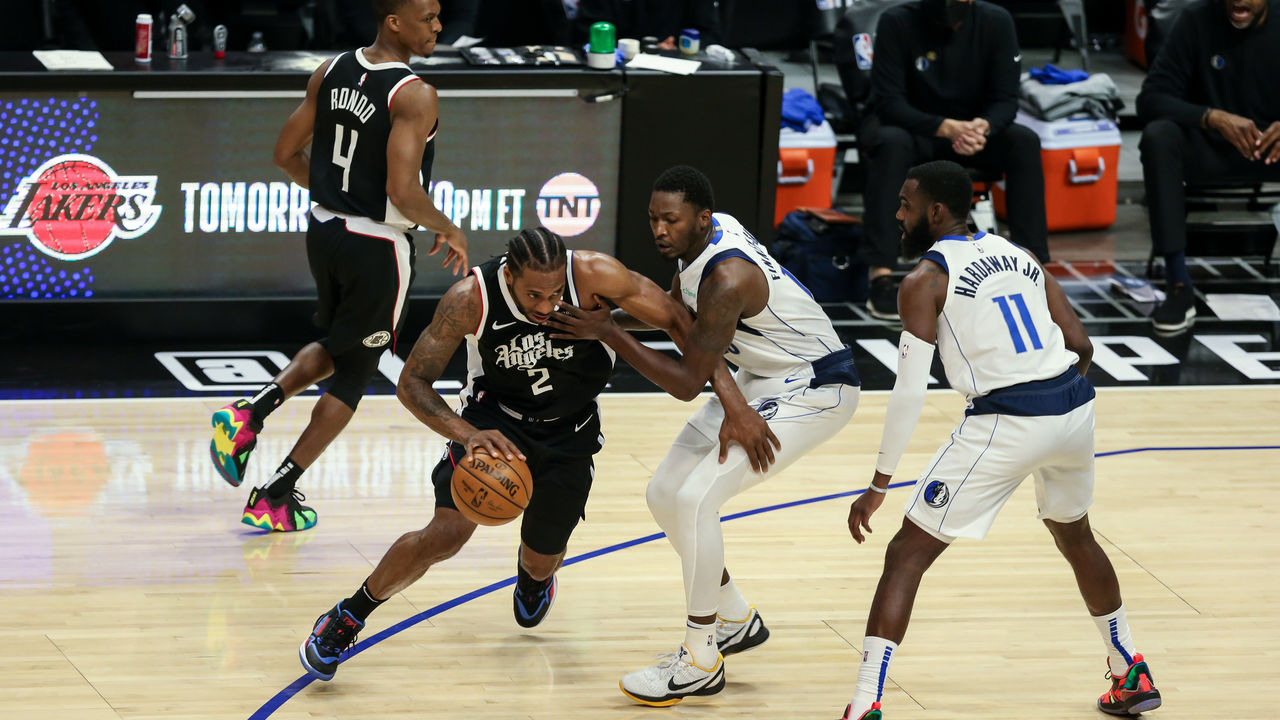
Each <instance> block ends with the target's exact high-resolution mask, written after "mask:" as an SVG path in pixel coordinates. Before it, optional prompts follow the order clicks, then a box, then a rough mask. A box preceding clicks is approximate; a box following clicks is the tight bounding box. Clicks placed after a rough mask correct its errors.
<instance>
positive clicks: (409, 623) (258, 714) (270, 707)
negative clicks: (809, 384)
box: [249, 445, 1280, 720]
mask: <svg viewBox="0 0 1280 720" xmlns="http://www.w3.org/2000/svg"><path fill="white" fill-rule="evenodd" d="M1207 450H1280V445H1218V446H1202V447H1140V448H1130V449H1128V450H1109V451H1107V452H1100V453H1095V454H1094V457H1111V456H1112V455H1132V454H1134V453H1144V452H1178V451H1207ZM915 484H916V481H915V480H904V481H902V482H896V483H891V484H890V485H889V489H890V490H892V489H895V488H902V487H909V486H911V485H915ZM865 492H866V488H862V489H859V490H848V491H845V492H838V493H831V494H830V495H819V496H818V497H811V498H804V499H802V500H792V501H790V502H785V503H778V504H777V505H766V506H764V507H758V508H754V509H752V510H743V511H742V512H737V513H733V514H732V515H726V516H724V517H722V518H720V522H722V523H724V522H729V521H730V520H737V519H739V518H744V517H751V516H752V515H760V514H761V513H767V512H773V511H774V510H786V509H787V508H793V507H799V506H801V505H812V504H813V503H820V502H826V501H827V500H837V499H839V498H846V497H853V496H854V495H861V494H863V493H865ZM666 536H667V535H666V533H660V532H659V533H653V534H652V535H645V536H644V537H638V538H635V539H633V540H627V541H624V542H620V543H615V544H613V545H608V546H606V547H602V548H599V549H596V550H591V551H588V552H585V553H582V554H581V555H575V556H574V557H572V558H569V559H568V560H565V561H564V567H568V566H570V565H576V564H578V563H580V562H584V561H586V560H591V559H594V558H598V557H600V556H601V555H609V554H611V553H615V552H618V551H620V550H626V549H627V548H632V547H635V546H637V545H644V544H646V543H651V542H653V541H654V540H659V539H661V538H664V537H666ZM515 582H516V578H515V576H514V575H513V576H511V577H509V578H506V579H503V580H499V581H497V582H495V583H491V584H489V585H485V586H484V587H482V588H478V589H476V590H472V591H471V592H469V593H466V594H464V595H459V596H457V597H455V598H453V599H451V600H446V601H445V602H442V603H440V604H439V605H436V606H435V607H432V608H428V609H427V610H423V611H422V612H420V613H418V614H417V615H413V616H411V617H408V618H405V619H404V620H401V621H400V622H398V623H396V624H395V625H392V626H391V627H389V628H387V629H385V630H383V631H381V632H378V633H375V634H374V635H373V636H371V637H368V638H365V639H364V640H363V641H361V642H359V643H357V644H356V646H355V647H354V648H352V649H351V650H350V651H348V652H347V654H346V655H344V656H343V658H342V662H346V661H348V660H350V659H351V658H353V657H355V656H356V655H359V654H360V653H362V652H364V651H365V650H367V649H369V648H371V647H373V646H374V645H377V644H378V643H380V642H382V641H383V640H386V639H387V638H389V637H391V636H392V635H395V634H397V633H399V632H401V631H402V630H408V629H409V628H411V627H413V626H414V625H417V624H418V623H420V622H422V621H423V620H427V619H430V618H433V617H435V616H436V615H439V614H440V613H442V612H445V611H446V610H452V609H453V608H455V607H458V606H459V605H462V604H464V603H468V602H471V601H472V600H475V599H476V598H480V597H484V596H485V595H488V594H489V593H491V592H494V591H495V590H501V589H502V588H505V587H511V586H512V585H514V584H515ZM315 681H316V678H314V677H312V676H310V675H303V676H302V677H300V678H298V679H297V680H294V681H293V682H291V683H289V685H288V687H286V688H284V689H283V690H281V691H280V692H278V693H276V694H275V695H274V696H272V698H271V699H270V700H268V701H266V702H265V703H263V704H262V707H260V708H258V709H257V710H256V711H255V712H254V713H253V714H252V715H250V716H249V720H266V718H268V717H270V716H271V714H272V713H274V712H275V711H276V710H277V709H278V708H279V707H280V706H281V705H283V704H285V703H286V702H288V701H289V700H290V699H291V698H293V696H294V695H297V694H298V693H299V692H301V691H302V690H303V689H304V688H306V687H307V686H308V685H310V684H311V683H313V682H315Z"/></svg>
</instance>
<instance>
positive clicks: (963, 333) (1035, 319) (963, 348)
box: [924, 233, 1080, 398]
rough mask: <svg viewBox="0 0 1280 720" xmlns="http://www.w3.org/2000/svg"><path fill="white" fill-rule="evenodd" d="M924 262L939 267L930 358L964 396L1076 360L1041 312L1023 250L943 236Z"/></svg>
mask: <svg viewBox="0 0 1280 720" xmlns="http://www.w3.org/2000/svg"><path fill="white" fill-rule="evenodd" d="M924 259H925V260H933V261H934V262H936V263H938V264H940V265H942V266H943V267H944V268H946V270H947V276H948V280H947V299H946V302H945V304H943V306H942V312H941V313H940V314H939V315H938V354H939V355H940V356H941V357H942V366H943V368H945V369H946V373H947V382H949V383H951V387H953V388H955V389H956V390H958V391H960V392H961V393H964V395H965V397H966V398H973V397H974V396H978V395H986V394H987V393H989V392H991V391H992V390H998V389H999V388H1003V387H1008V386H1010V385H1017V384H1018V383H1024V382H1031V381H1034V380H1047V379H1049V378H1053V377H1057V376H1058V375H1061V374H1062V373H1063V372H1066V370H1067V368H1069V367H1071V366H1072V365H1075V364H1076V362H1078V361H1079V360H1080V357H1079V356H1078V355H1076V354H1075V353H1074V352H1071V351H1070V350H1067V347H1066V344H1065V343H1064V342H1063V339H1062V330H1061V329H1060V328H1059V327H1058V325H1057V323H1055V322H1054V321H1053V318H1052V317H1051V316H1050V315H1049V301H1048V299H1047V297H1046V295H1045V278H1044V273H1043V271H1042V270H1041V269H1040V266H1039V265H1037V264H1036V263H1035V261H1033V260H1032V258H1031V255H1030V254H1029V253H1027V251H1026V250H1023V249H1022V248H1020V247H1018V246H1016V245H1014V244H1013V243H1011V242H1009V241H1008V240H1005V239H1004V238H1002V237H1000V236H998V235H988V234H985V233H978V234H977V235H974V236H973V239H969V238H966V237H964V236H960V235H948V236H947V237H945V238H943V239H941V240H939V241H938V242H936V243H934V245H933V247H932V248H930V249H929V251H928V252H927V253H925V254H924Z"/></svg>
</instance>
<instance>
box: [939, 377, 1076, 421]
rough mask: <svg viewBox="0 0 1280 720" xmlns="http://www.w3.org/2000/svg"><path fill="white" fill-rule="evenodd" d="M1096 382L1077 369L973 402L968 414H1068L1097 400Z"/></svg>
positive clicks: (978, 398)
mask: <svg viewBox="0 0 1280 720" xmlns="http://www.w3.org/2000/svg"><path fill="white" fill-rule="evenodd" d="M1095 395H1097V393H1096V392H1095V391H1094V389H1093V383H1091V382H1089V380H1088V378H1086V377H1085V376H1083V375H1081V374H1080V373H1079V371H1077V370H1076V369H1075V368H1074V367H1070V368H1067V371H1066V372H1064V373H1062V374H1061V375H1059V376H1057V377H1055V378H1050V379H1048V380H1034V381H1032V382H1024V383H1018V384H1017V385H1010V386H1009V387H1003V388H1000V389H998V390H992V391H991V392H989V393H987V394H986V395H983V396H981V397H976V398H974V399H973V402H972V404H970V405H969V407H968V409H966V410H965V411H964V414H965V415H997V414H998V415H1017V416H1019V417H1041V416H1045V415H1066V414H1067V413H1069V412H1071V411H1072V410H1075V409H1076V408H1078V407H1080V406H1081V405H1084V404H1085V403H1087V402H1089V401H1090V400H1092V399H1093V398H1094V396H1095Z"/></svg>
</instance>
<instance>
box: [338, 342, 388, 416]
mask: <svg viewBox="0 0 1280 720" xmlns="http://www.w3.org/2000/svg"><path fill="white" fill-rule="evenodd" d="M381 357H382V348H366V347H361V348H359V349H352V350H348V351H347V352H345V353H343V354H342V355H339V356H336V357H334V358H333V380H332V381H331V382H330V383H329V390H328V391H327V392H328V394H330V395H332V396H334V397H335V398H337V399H339V400H341V401H342V403H343V404H344V405H346V406H347V407H349V408H351V409H352V410H355V409H356V406H358V405H359V404H360V398H362V397H364V391H365V390H366V389H367V388H368V387H369V379H370V378H372V377H373V374H374V373H375V372H377V370H378V359H379V358H381Z"/></svg>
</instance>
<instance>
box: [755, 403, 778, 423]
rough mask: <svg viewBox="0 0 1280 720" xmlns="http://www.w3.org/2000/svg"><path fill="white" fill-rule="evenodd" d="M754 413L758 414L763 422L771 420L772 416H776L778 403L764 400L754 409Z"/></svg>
mask: <svg viewBox="0 0 1280 720" xmlns="http://www.w3.org/2000/svg"><path fill="white" fill-rule="evenodd" d="M756 412H758V413H760V417H762V418H764V419H765V420H772V419H773V416H774V415H777V414H778V401H777V400H765V401H764V402H762V403H760V407H758V408H756Z"/></svg>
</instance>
